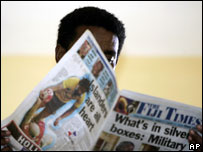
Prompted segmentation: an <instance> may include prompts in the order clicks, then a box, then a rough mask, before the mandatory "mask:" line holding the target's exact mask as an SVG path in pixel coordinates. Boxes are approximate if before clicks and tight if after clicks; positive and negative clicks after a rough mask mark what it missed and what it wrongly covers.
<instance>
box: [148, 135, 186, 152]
mask: <svg viewBox="0 0 203 152" xmlns="http://www.w3.org/2000/svg"><path fill="white" fill-rule="evenodd" d="M148 142H149V143H152V144H157V145H160V146H165V147H168V148H172V149H175V150H181V151H182V150H183V149H184V148H185V146H186V145H187V144H184V143H178V142H174V141H172V140H171V139H170V138H167V137H162V136H158V135H153V134H151V135H150V137H149V139H148Z"/></svg>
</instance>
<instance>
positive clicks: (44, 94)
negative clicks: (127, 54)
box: [1, 30, 118, 151]
mask: <svg viewBox="0 0 203 152" xmlns="http://www.w3.org/2000/svg"><path fill="white" fill-rule="evenodd" d="M117 98H118V88H117V84H116V80H115V74H114V72H113V70H112V69H111V65H110V64H109V63H108V61H107V59H106V58H105V56H104V54H103V52H102V51H101V49H100V47H99V46H98V44H97V42H96V40H95V39H94V37H93V35H92V34H91V33H90V31H88V30H87V31H86V32H85V33H84V34H83V35H82V36H81V38H80V39H79V40H78V41H77V42H76V43H75V44H74V46H73V47H72V48H71V49H70V50H69V51H68V53H66V54H65V55H64V57H63V58H62V59H61V60H60V62H59V63H58V64H57V65H56V66H55V67H54V68H53V69H52V70H51V71H50V72H49V73H48V74H47V76H46V77H45V78H44V79H43V80H42V81H41V82H40V83H39V84H38V85H37V86H36V87H35V88H34V89H33V90H32V92H31V93H30V94H29V95H28V96H27V97H26V99H25V100H24V101H23V102H22V104H21V105H20V106H19V107H18V108H17V110H16V111H15V112H14V113H13V114H12V115H11V116H10V117H9V118H7V119H5V120H3V121H2V122H1V129H3V130H9V131H11V134H12V136H11V137H10V140H11V142H10V144H11V147H13V150H30V151H40V150H50V151H55V150H60V151H62V150H70V151H73V150H90V149H92V148H93V145H94V143H95V142H96V140H97V138H98V136H99V133H100V132H101V131H100V130H101V128H102V126H103V125H104V123H105V120H106V118H107V116H108V114H109V112H110V110H111V109H112V106H113V103H114V101H116V100H117Z"/></svg>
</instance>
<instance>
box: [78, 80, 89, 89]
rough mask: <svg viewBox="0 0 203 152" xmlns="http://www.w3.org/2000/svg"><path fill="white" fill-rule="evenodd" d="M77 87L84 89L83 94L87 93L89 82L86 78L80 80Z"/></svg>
mask: <svg viewBox="0 0 203 152" xmlns="http://www.w3.org/2000/svg"><path fill="white" fill-rule="evenodd" d="M79 85H80V86H81V87H84V88H85V90H86V91H85V92H89V89H90V81H89V80H88V79H86V78H83V79H82V80H80V82H79Z"/></svg>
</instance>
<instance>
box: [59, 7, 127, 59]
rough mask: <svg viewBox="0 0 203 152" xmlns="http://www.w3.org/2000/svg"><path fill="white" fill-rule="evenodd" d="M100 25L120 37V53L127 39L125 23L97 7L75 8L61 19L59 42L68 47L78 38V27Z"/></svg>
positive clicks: (65, 47)
mask: <svg viewBox="0 0 203 152" xmlns="http://www.w3.org/2000/svg"><path fill="white" fill-rule="evenodd" d="M82 25H85V26H98V27H103V28H104V29H106V30H107V31H110V32H112V33H113V34H115V35H116V36H117V37H118V40H119V47H118V55H119V54H120V51H121V49H122V46H123V43H124V40H125V37H126V36H125V28H124V24H123V23H122V22H121V21H119V20H118V19H117V18H116V17H115V16H114V15H113V14H111V13H109V12H107V11H106V10H104V9H100V8H97V7H83V8H78V9H75V10H74V11H73V12H71V13H69V14H67V15H66V16H65V17H64V18H62V19H61V22H60V24H59V29H58V39H57V44H60V45H61V46H62V47H63V48H64V49H68V48H69V47H70V46H69V45H70V43H71V42H72V41H73V40H74V39H75V38H76V28H77V27H79V26H82Z"/></svg>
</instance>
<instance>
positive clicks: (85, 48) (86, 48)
mask: <svg viewBox="0 0 203 152" xmlns="http://www.w3.org/2000/svg"><path fill="white" fill-rule="evenodd" d="M91 48H92V47H91V46H90V44H89V42H88V41H87V40H86V41H85V42H84V43H83V44H82V46H81V48H80V49H79V50H78V54H79V55H80V57H81V58H82V59H84V57H85V56H86V55H87V53H88V52H89V50H90V49H91Z"/></svg>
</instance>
